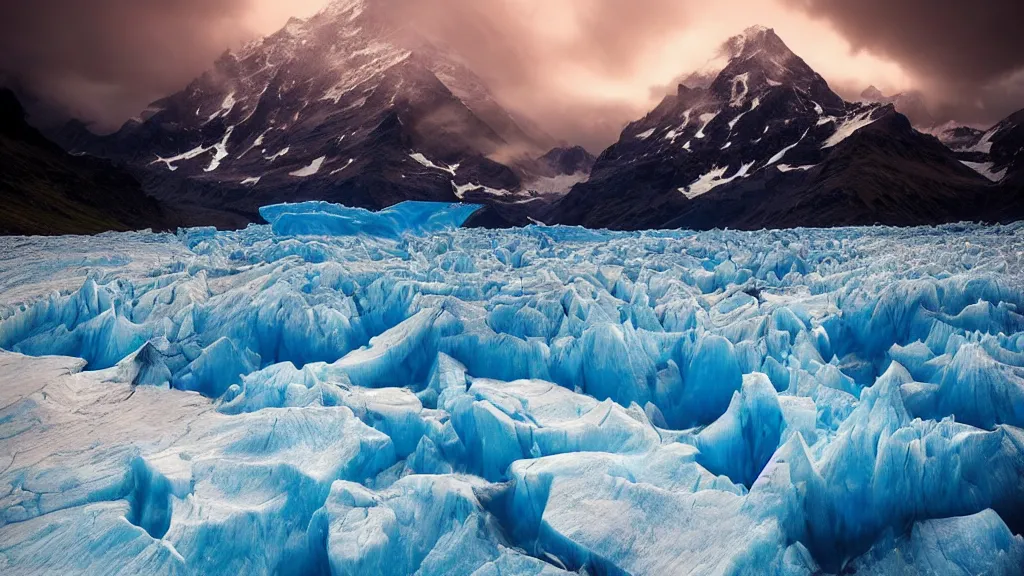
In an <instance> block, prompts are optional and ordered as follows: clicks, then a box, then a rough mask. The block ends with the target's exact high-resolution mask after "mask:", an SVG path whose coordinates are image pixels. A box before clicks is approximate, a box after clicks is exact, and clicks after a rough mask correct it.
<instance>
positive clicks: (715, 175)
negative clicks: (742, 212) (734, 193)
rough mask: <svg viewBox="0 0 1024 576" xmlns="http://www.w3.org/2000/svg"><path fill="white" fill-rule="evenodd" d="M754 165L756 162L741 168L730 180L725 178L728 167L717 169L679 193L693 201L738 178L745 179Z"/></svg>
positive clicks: (681, 189)
mask: <svg viewBox="0 0 1024 576" xmlns="http://www.w3.org/2000/svg"><path fill="white" fill-rule="evenodd" d="M753 165H754V162H751V163H749V164H744V165H742V166H740V168H739V170H737V171H736V173H735V174H733V175H732V176H730V177H728V178H723V176H724V175H725V173H726V172H728V171H729V167H728V166H726V167H724V168H717V167H716V168H714V169H712V170H711V172H708V173H707V174H704V175H703V176H701V177H699V178H697V179H696V180H694V182H693V183H692V184H690V185H689V186H687V187H685V188H680V189H679V191H680V192H682V193H683V195H684V196H686V198H687V199H689V200H692V199H694V198H696V197H697V196H700V195H701V194H706V193H708V192H710V191H711V190H713V189H715V188H717V187H719V186H721V185H723V184H728V183H729V182H732V181H733V180H735V179H737V178H743V177H745V176H746V175H747V171H749V170H750V168H751V167H752V166H753Z"/></svg>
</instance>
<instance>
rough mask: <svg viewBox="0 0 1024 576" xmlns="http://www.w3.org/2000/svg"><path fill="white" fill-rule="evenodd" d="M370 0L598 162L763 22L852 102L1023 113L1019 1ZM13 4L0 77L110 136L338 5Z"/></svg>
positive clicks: (2, 33) (960, 113)
mask: <svg viewBox="0 0 1024 576" xmlns="http://www.w3.org/2000/svg"><path fill="white" fill-rule="evenodd" d="M7 1H8V2H10V1H12V0H7ZM368 1H373V2H377V3H378V6H379V7H381V6H383V7H387V8H390V10H391V15H392V17H393V18H395V19H396V20H402V21H404V22H405V23H406V24H407V25H408V26H411V27H415V28H416V29H418V31H420V32H421V33H423V34H426V35H427V36H429V37H431V38H432V39H434V40H436V41H439V42H443V43H444V44H447V45H449V46H451V47H452V48H453V50H454V52H456V53H459V54H461V55H462V57H463V58H464V59H465V60H466V63H467V64H469V66H470V67H471V68H472V69H473V70H475V71H476V72H477V73H478V74H479V75H480V76H482V77H483V78H484V80H485V81H486V82H487V83H488V85H489V86H491V87H492V89H493V91H494V93H495V94H496V97H497V98H498V100H500V101H501V102H502V103H503V104H504V105H506V106H507V107H509V108H510V109H513V110H514V111H516V112H518V113H519V114H520V115H523V116H526V117H528V118H529V119H531V120H533V121H534V122H535V123H536V124H538V125H540V126H541V127H543V128H544V129H545V130H546V131H547V132H549V133H550V134H552V135H554V136H556V137H558V138H560V139H564V140H566V141H569V142H573V143H581V144H584V145H586V146H588V147H589V148H590V149H592V150H594V151H595V152H596V151H600V150H601V149H602V148H603V147H604V146H606V145H607V144H609V143H610V142H612V141H614V140H615V139H616V137H617V136H618V133H619V131H620V130H621V129H622V127H623V126H624V125H625V124H626V123H627V122H629V121H631V120H634V119H636V118H639V117H640V116H642V115H643V114H645V113H646V112H647V111H648V110H649V109H650V108H651V107H653V106H654V105H655V104H656V103H657V100H658V99H660V97H661V95H662V94H664V92H665V91H669V90H672V89H674V82H673V81H674V79H676V78H679V77H680V76H681V75H685V73H687V72H688V71H691V70H693V69H695V68H698V67H700V66H701V65H702V64H703V63H704V62H705V61H706V60H708V59H709V58H711V57H712V56H713V55H714V51H715V49H716V47H717V46H718V45H719V43H720V42H722V41H723V40H725V39H726V38H727V37H729V36H730V35H732V34H735V33H737V32H739V31H741V30H742V29H743V28H745V27H747V26H749V25H752V24H763V25H767V26H770V27H773V28H775V29H776V31H777V32H778V33H779V35H780V36H781V37H782V38H783V39H784V40H785V41H786V42H787V44H789V46H790V47H791V48H792V49H793V50H794V51H795V52H796V53H797V54H799V55H800V56H802V57H803V58H804V59H805V60H807V62H808V63H809V64H810V65H811V66H812V67H813V68H815V69H816V70H818V71H819V72H820V73H821V74H822V75H823V76H825V78H826V79H827V80H828V81H829V82H830V83H831V84H832V85H833V87H835V88H836V89H837V90H838V91H840V92H841V93H843V94H845V95H851V94H858V93H859V92H860V91H861V90H862V89H863V88H864V87H866V86H867V85H868V84H875V85H876V86H878V87H880V88H881V89H882V90H884V91H886V92H890V93H892V92H895V91H900V90H906V89H910V88H915V87H919V88H923V89H926V90H927V94H928V95H929V96H931V99H930V100H931V103H932V104H933V106H934V107H935V108H936V110H935V112H936V114H935V115H936V116H937V117H939V118H943V119H950V118H957V119H963V120H964V121H969V122H978V123H986V122H994V121H995V120H998V119H999V118H1001V117H1002V116H1005V115H1006V114H1007V113H1009V112H1010V111H1012V110H1013V109H1014V107H1015V106H1016V107H1019V106H1021V105H1024V102H1020V101H1015V99H1017V98H1019V97H1020V95H1022V94H1024V76H1022V75H1020V74H1017V75H1015V71H1017V70H1019V69H1020V68H1021V60H1022V59H1024V45H1022V42H1024V40H1022V39H1024V35H1019V34H1017V33H1016V31H1015V30H1014V24H1016V23H1018V22H1020V21H1024V15H1022V14H1021V12H1022V10H1024V4H1022V3H1020V2H1019V0H1017V1H1016V2H1014V1H1012V0H1010V1H1008V0H992V1H991V2H986V3H985V6H984V7H981V6H980V5H979V4H978V3H974V4H973V5H971V4H970V3H966V2H956V1H953V0H864V1H858V2H846V1H845V0H722V1H720V2H714V3H712V2H705V1H703V0H558V1H551V0H368ZM13 2H14V7H13V9H12V10H7V12H8V14H7V15H6V16H5V18H4V19H3V20H0V70H6V71H8V72H9V73H11V74H13V76H14V77H15V78H16V79H17V80H18V81H19V82H20V83H21V84H22V85H24V86H28V87H29V88H30V89H32V90H33V91H35V92H36V93H38V94H42V95H45V97H46V98H47V99H49V100H51V101H52V103H55V104H57V105H58V106H59V107H61V108H63V110H64V111H65V112H66V113H68V114H71V115H75V116H78V117H82V118H85V119H88V120H92V121H95V122H97V123H98V126H99V127H100V128H104V129H113V128H116V126H118V125H119V124H120V123H121V122H123V121H124V120H125V119H127V118H128V117H130V116H132V115H135V114H138V112H140V111H141V110H142V109H143V108H144V107H145V106H146V104H148V103H149V102H150V101H152V100H154V99H157V98H159V97H161V96H164V95H167V94H170V93H172V92H174V91H177V90H180V89H181V88H182V87H184V86H185V85H186V84H187V83H188V82H189V81H190V80H191V79H192V78H194V77H196V76H198V75H199V74H201V73H202V72H203V71H204V70H206V69H208V68H209V67H210V66H211V64H212V62H213V61H214V60H215V59H216V57H217V56H218V55H219V54H220V53H221V52H223V51H224V50H225V49H227V48H232V47H237V46H239V45H240V44H241V43H243V42H245V41H247V40H249V39H251V38H253V37H256V36H257V35H261V34H268V33H271V32H273V31H274V30H276V29H277V28H279V27H280V26H281V25H283V24H284V22H285V21H286V19H287V17H288V16H291V15H297V16H307V15H310V14H312V13H313V12H315V11H316V10H317V9H319V8H321V7H322V6H323V5H325V4H326V0H298V1H294V2H280V1H277V0H91V1H89V2H83V1H81V0H13ZM1015 102H1016V104H1015Z"/></svg>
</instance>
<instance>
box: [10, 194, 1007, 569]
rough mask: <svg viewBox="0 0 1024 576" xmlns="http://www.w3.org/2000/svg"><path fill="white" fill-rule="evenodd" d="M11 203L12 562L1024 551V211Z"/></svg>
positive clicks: (853, 561) (769, 564)
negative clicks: (492, 216) (176, 216)
mask: <svg viewBox="0 0 1024 576" xmlns="http://www.w3.org/2000/svg"><path fill="white" fill-rule="evenodd" d="M474 210H475V207H473V206H466V205H431V204H423V203H406V204H402V205H399V206H396V207H393V208H391V209H388V210H385V211H382V212H378V213H371V212H367V211H364V210H356V209H349V208H343V207H339V206H333V205H328V204H323V203H303V204H295V205H279V206H271V207H267V208H265V209H264V210H263V216H264V218H265V219H266V220H267V221H268V222H269V224H266V225H253V226H250V227H248V228H247V229H245V230H240V231H233V232H219V231H216V230H213V229H189V230H182V231H179V233H178V234H176V235H172V234H152V233H122V234H104V235H100V236H96V237H90V238H84V237H63V238H0V349H2V350H0V407H2V408H0V572H3V573H5V574H6V573H10V574H55V573H60V574H113V573H120V574H134V573H137V574H229V575H237V574H286V575H287V574H296V575H297V574H421V575H430V574H438V575H441V574H475V575H480V576H484V575H494V576H497V575H513V574H530V575H534V574H551V575H554V574H565V573H587V574H751V573H758V574H760V573H769V574H787V575H788V574H794V575H796V574H822V573H857V574H993V575H998V574H1007V575H1012V574H1020V573H1021V566H1022V565H1024V538H1022V537H1021V536H1020V533H1021V530H1022V529H1024V519H1022V510H1024V429H1022V427H1024V315H1022V310H1024V225H1020V224H1018V225H1009V226H995V227H982V226H974V225H958V226H943V227H938V228H917V229H894V228H883V227H876V228H851V229H835V230H789V231H762V232H736V231H712V232H702V233H695V232H688V231H658V232H654V231H651V232H634V233H617V232H604V231H591V230H584V229H580V228H564V227H543V226H533V227H528V228H525V229H518V230H505V231H496V230H470V229H460V228H458V226H459V225H461V224H462V222H464V221H465V219H466V218H468V217H469V215H470V214H472V212H473V211H474Z"/></svg>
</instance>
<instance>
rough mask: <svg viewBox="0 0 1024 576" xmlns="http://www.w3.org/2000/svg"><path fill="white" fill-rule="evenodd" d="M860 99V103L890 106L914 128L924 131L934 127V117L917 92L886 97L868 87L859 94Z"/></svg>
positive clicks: (920, 94) (874, 88) (873, 87)
mask: <svg viewBox="0 0 1024 576" xmlns="http://www.w3.org/2000/svg"><path fill="white" fill-rule="evenodd" d="M860 99H861V101H862V102H869V103H876V104H892V105H893V106H894V107H895V108H896V111H897V112H899V113H900V114H903V115H904V116H906V117H907V118H908V119H909V120H910V123H911V124H913V125H914V126H915V127H918V128H921V129H926V128H931V127H933V126H935V117H934V116H932V113H931V111H930V110H929V109H928V105H927V104H925V101H924V95H923V94H922V93H921V92H918V91H917V90H911V91H909V92H900V93H899V94H894V95H892V96H886V95H885V94H883V93H882V91H881V90H879V89H878V88H876V87H875V86H868V87H867V88H866V89H865V90H864V91H863V92H861V94H860Z"/></svg>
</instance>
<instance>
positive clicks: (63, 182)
mask: <svg viewBox="0 0 1024 576" xmlns="http://www.w3.org/2000/svg"><path fill="white" fill-rule="evenodd" d="M0 206H2V207H3V208H2V209H0V235H5V234H25V235H36V234H39V235H49V234H92V233H97V232H105V231H108V230H133V229H143V228H153V229H166V228H170V227H173V226H174V225H175V224H176V222H177V219H176V218H175V217H174V215H173V214H172V213H171V212H169V211H167V210H165V209H164V207H162V206H161V205H160V203H159V202H157V201H156V200H155V199H153V198H151V197H149V196H147V195H145V194H144V193H143V191H142V187H141V186H140V185H139V182H138V181H137V180H136V179H135V178H133V177H132V176H131V175H130V174H128V173H127V172H124V171H122V170H120V169H118V168H116V167H115V166H114V165H113V164H111V163H110V162H108V161H105V160H100V159H97V158H92V157H88V156H72V155H70V154H68V153H67V152H65V151H64V150H62V149H61V148H60V147H59V146H57V145H56V144H54V143H53V142H51V141H49V140H47V139H46V138H45V137H43V135H42V134H40V133H39V132H38V131H36V130H35V129H34V128H32V127H31V126H29V125H28V124H27V123H26V122H25V111H24V110H23V109H22V107H21V104H20V103H19V102H18V99H17V97H16V96H15V95H14V93H13V92H11V91H10V90H6V89H0Z"/></svg>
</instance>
